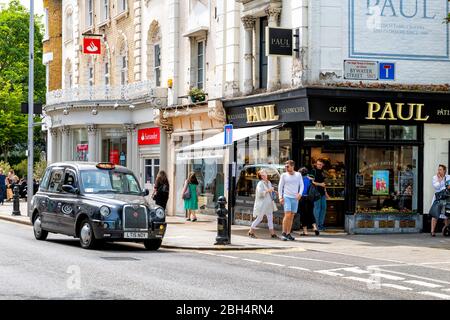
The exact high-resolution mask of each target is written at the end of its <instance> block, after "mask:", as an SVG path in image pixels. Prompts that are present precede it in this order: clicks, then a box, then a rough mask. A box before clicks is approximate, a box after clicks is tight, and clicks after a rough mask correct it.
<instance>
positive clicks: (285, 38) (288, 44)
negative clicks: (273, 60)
mask: <svg viewBox="0 0 450 320" xmlns="http://www.w3.org/2000/svg"><path fill="white" fill-rule="evenodd" d="M292 52H293V46H292V29H284V28H274V27H266V55H267V56H292Z"/></svg>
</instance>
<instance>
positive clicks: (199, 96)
mask: <svg viewBox="0 0 450 320" xmlns="http://www.w3.org/2000/svg"><path fill="white" fill-rule="evenodd" d="M189 96H190V97H191V100H192V102H193V103H196V102H201V101H205V98H206V93H205V92H204V91H203V90H202V89H199V88H192V89H191V90H189Z"/></svg>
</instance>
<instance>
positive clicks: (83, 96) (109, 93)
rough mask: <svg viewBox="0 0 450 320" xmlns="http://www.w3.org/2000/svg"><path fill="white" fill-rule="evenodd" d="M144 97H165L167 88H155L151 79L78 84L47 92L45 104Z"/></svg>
mask: <svg viewBox="0 0 450 320" xmlns="http://www.w3.org/2000/svg"><path fill="white" fill-rule="evenodd" d="M145 98H167V89H165V88H156V87H155V85H154V83H152V82H151V81H140V82H134V83H129V84H126V85H123V86H105V85H101V86H78V87H75V88H68V89H60V90H54V91H50V92H48V93H47V102H46V104H47V106H49V105H57V104H65V103H71V102H90V101H93V102H94V101H109V100H111V101H124V100H125V101H132V100H137V99H145Z"/></svg>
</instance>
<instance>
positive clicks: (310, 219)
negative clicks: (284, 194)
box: [297, 167, 320, 236]
mask: <svg viewBox="0 0 450 320" xmlns="http://www.w3.org/2000/svg"><path fill="white" fill-rule="evenodd" d="M299 172H300V173H301V174H302V177H303V185H304V186H305V187H304V189H303V194H302V198H301V199H300V203H299V206H298V211H297V213H299V214H300V224H301V225H302V228H303V233H301V234H300V235H301V236H307V235H308V227H309V226H312V227H313V229H314V233H315V234H316V236H318V235H320V232H319V229H318V228H317V224H316V219H315V217H314V201H315V200H317V197H319V199H320V193H319V191H318V190H317V189H316V187H315V186H314V184H313V183H312V181H313V180H314V176H313V175H308V169H307V168H305V167H303V168H301V169H300V170H299Z"/></svg>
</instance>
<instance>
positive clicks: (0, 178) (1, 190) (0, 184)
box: [0, 169, 6, 204]
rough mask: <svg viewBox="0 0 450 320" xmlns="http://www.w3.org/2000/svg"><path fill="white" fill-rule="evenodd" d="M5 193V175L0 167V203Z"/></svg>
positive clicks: (2, 201) (3, 199)
mask: <svg viewBox="0 0 450 320" xmlns="http://www.w3.org/2000/svg"><path fill="white" fill-rule="evenodd" d="M5 195H6V176H5V175H4V174H3V169H0V204H3V203H4V201H5Z"/></svg>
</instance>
